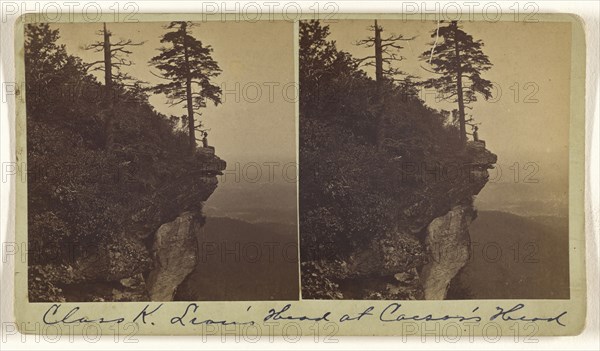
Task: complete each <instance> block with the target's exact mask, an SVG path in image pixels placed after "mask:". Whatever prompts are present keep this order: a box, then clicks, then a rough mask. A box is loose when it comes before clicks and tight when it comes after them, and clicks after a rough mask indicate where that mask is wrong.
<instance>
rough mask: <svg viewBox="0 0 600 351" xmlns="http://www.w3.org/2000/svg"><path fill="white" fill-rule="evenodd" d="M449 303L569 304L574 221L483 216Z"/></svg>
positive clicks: (475, 223)
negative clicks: (543, 301) (466, 300)
mask: <svg viewBox="0 0 600 351" xmlns="http://www.w3.org/2000/svg"><path fill="white" fill-rule="evenodd" d="M469 231H470V233H471V243H472V244H471V245H472V257H471V259H470V260H469V262H468V263H467V265H466V266H465V267H464V268H463V269H462V270H461V272H460V273H459V274H458V275H457V276H456V277H455V279H454V280H453V282H452V285H451V287H450V290H449V292H448V299H464V298H473V299H517V298H518V299H533V298H535V299H568V298H569V247H568V237H569V235H568V220H567V219H566V218H556V217H553V218H552V221H544V220H543V218H541V217H536V218H535V219H534V218H526V217H521V216H517V215H514V214H509V213H504V212H499V211H481V212H479V215H478V217H477V220H475V221H473V223H472V224H471V226H470V228H469Z"/></svg>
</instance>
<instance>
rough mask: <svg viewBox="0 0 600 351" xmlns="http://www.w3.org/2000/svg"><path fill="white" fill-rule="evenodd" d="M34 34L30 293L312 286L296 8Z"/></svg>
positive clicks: (139, 297)
mask: <svg viewBox="0 0 600 351" xmlns="http://www.w3.org/2000/svg"><path fill="white" fill-rule="evenodd" d="M23 35H24V43H25V44H24V73H25V83H24V89H23V90H24V93H25V94H24V99H25V110H26V111H25V112H24V117H23V118H24V121H25V122H26V130H27V132H26V155H23V156H26V163H27V185H26V191H27V201H26V206H27V211H26V214H27V220H26V231H27V244H28V255H27V257H26V258H27V270H28V272H27V277H28V279H27V281H28V283H27V284H28V293H29V301H30V302H54V303H58V302H102V301H106V302H109V301H113V302H116V301H160V302H162V301H236V300H237V301H240V300H246V301H247V300H254V301H266V300H298V299H299V296H300V292H299V263H298V229H297V228H298V225H297V213H298V210H297V202H298V200H297V173H298V167H297V159H296V150H297V137H296V105H297V96H298V85H297V84H296V59H295V57H296V55H295V52H296V49H295V42H294V40H293V39H294V35H295V32H294V23H292V22H289V21H269V22H266V21H265V22H258V23H248V22H245V23H244V22H223V21H214V22H210V21H204V22H202V21H198V22H195V21H187V20H185V21H184V20H173V21H164V22H162V21H161V22H139V23H27V24H25V26H24V34H23ZM22 69H23V68H22ZM23 158H25V157H23Z"/></svg>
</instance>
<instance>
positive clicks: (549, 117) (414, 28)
mask: <svg viewBox="0 0 600 351" xmlns="http://www.w3.org/2000/svg"><path fill="white" fill-rule="evenodd" d="M372 24H373V21H362V20H360V21H358V20H354V21H351V20H344V21H338V22H337V23H328V25H329V26H330V30H331V36H330V38H331V39H333V40H336V42H337V47H338V49H342V50H345V51H348V52H350V53H351V54H352V55H354V56H355V57H364V56H369V55H373V53H372V50H373V49H372V48H371V49H366V48H361V47H357V46H356V45H354V43H355V41H356V40H357V39H361V38H366V37H367V36H368V35H369V34H370V32H369V31H368V30H367V27H368V26H369V25H372ZM378 24H379V25H381V26H383V27H384V31H385V32H384V33H383V37H386V36H387V35H389V34H392V33H394V34H403V35H404V36H405V37H412V36H417V38H416V39H415V40H413V41H411V42H408V43H406V45H405V49H403V50H402V51H401V53H402V55H403V56H405V57H406V60H405V61H402V62H400V63H398V67H399V68H401V69H402V70H404V71H406V72H408V73H411V74H413V75H416V76H419V77H421V79H423V80H424V79H427V78H430V77H432V76H433V74H431V73H428V72H427V71H425V70H424V69H423V68H421V65H422V66H424V67H426V68H428V69H430V67H429V66H428V65H427V63H426V62H424V61H419V60H418V57H419V56H420V54H421V53H423V52H424V51H426V50H430V49H431V45H429V43H430V42H432V41H433V39H432V38H431V37H430V34H431V31H432V30H434V29H435V28H436V25H437V23H436V22H434V21H423V22H422V21H418V20H417V21H405V22H404V21H400V20H396V21H395V20H380V21H378ZM460 25H461V26H462V28H463V29H464V30H465V31H466V32H467V33H469V34H471V35H472V36H473V37H474V39H481V40H482V41H483V42H484V47H483V51H484V53H485V54H487V55H488V57H489V59H490V61H491V62H492V64H493V65H494V66H493V67H492V68H491V69H490V70H489V71H487V72H485V73H484V74H482V77H483V78H486V79H488V80H491V81H492V82H495V83H496V85H497V86H499V87H500V88H501V90H502V94H501V95H500V96H499V97H498V99H497V100H498V101H496V102H494V103H491V102H486V101H484V100H483V99H479V100H480V101H478V102H475V103H473V104H472V105H471V106H472V107H473V110H471V111H469V110H467V112H470V113H472V114H473V116H474V117H475V119H476V120H477V121H479V122H481V123H482V124H481V126H480V129H479V136H480V138H481V139H483V140H485V141H486V143H487V147H488V149H489V150H491V151H492V152H494V153H496V154H497V155H498V163H499V165H500V168H502V172H503V175H502V178H501V181H503V182H504V181H506V182H511V181H513V180H514V179H513V175H514V174H513V172H512V171H511V170H509V169H508V167H510V166H511V165H513V164H514V163H515V162H519V164H520V167H521V175H520V176H521V179H522V177H523V175H525V174H527V173H528V172H527V171H526V170H523V166H524V165H525V164H526V163H527V162H536V163H537V164H539V172H538V173H537V175H536V177H537V178H538V179H540V183H539V184H538V185H536V186H540V187H550V188H553V190H556V191H557V192H559V193H561V194H565V193H566V190H567V177H568V133H569V117H570V67H571V28H570V23H548V22H545V23H544V22H539V23H523V22H520V23H515V22H497V23H490V22H466V23H465V22H461V24H460ZM530 82H531V83H534V84H535V85H534V84H530V85H529V86H526V84H527V83H530ZM517 84H518V87H519V89H518V91H519V95H518V97H515V90H516V89H515V88H516V87H517ZM536 86H537V88H536ZM511 87H513V90H511ZM534 89H535V90H537V91H536V92H535V93H534ZM530 94H532V95H530ZM527 96H529V97H530V99H528V101H530V102H529V103H526V102H524V101H525V100H526V99H525V98H526V97H527ZM515 98H516V99H517V100H516V101H515ZM534 99H536V100H538V101H537V102H532V101H534ZM425 100H426V103H427V105H429V106H431V107H433V108H437V109H440V108H444V109H446V110H451V109H453V108H457V107H456V106H455V105H453V104H443V103H436V102H435V98H434V96H433V95H427V96H426V99H425ZM468 130H469V129H468ZM492 172H494V171H492ZM546 190H547V189H546Z"/></svg>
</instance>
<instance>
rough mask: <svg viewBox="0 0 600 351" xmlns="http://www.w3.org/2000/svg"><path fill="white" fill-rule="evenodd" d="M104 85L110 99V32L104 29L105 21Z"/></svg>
mask: <svg viewBox="0 0 600 351" xmlns="http://www.w3.org/2000/svg"><path fill="white" fill-rule="evenodd" d="M103 34H104V87H105V89H106V96H107V98H109V100H111V101H112V99H110V97H111V95H112V85H113V84H112V62H111V61H112V60H111V52H110V50H111V48H110V33H109V32H108V30H106V23H104V33H103Z"/></svg>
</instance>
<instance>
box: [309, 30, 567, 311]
mask: <svg viewBox="0 0 600 351" xmlns="http://www.w3.org/2000/svg"><path fill="white" fill-rule="evenodd" d="M299 46H300V48H299V50H300V53H299V60H300V62H299V66H300V131H299V135H300V146H299V147H300V160H299V161H300V192H299V196H300V241H301V248H300V252H301V264H302V297H303V298H304V299H351V300H352V299H365V300H444V299H448V300H463V299H569V246H568V244H569V217H568V209H569V202H568V184H569V183H568V181H569V178H568V174H569V123H570V122H569V121H570V107H571V106H570V103H571V97H570V93H569V92H570V79H571V64H570V60H571V23H568V22H562V23H561V22H538V23H513V22H509V21H508V22H496V23H491V22H485V21H479V22H477V21H437V22H436V21H417V20H415V21H406V20H385V19H384V20H381V19H380V20H377V19H373V20H366V19H364V20H363V19H361V20H339V21H334V22H330V21H315V20H308V21H301V22H300V33H299ZM541 58H543V59H541Z"/></svg>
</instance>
